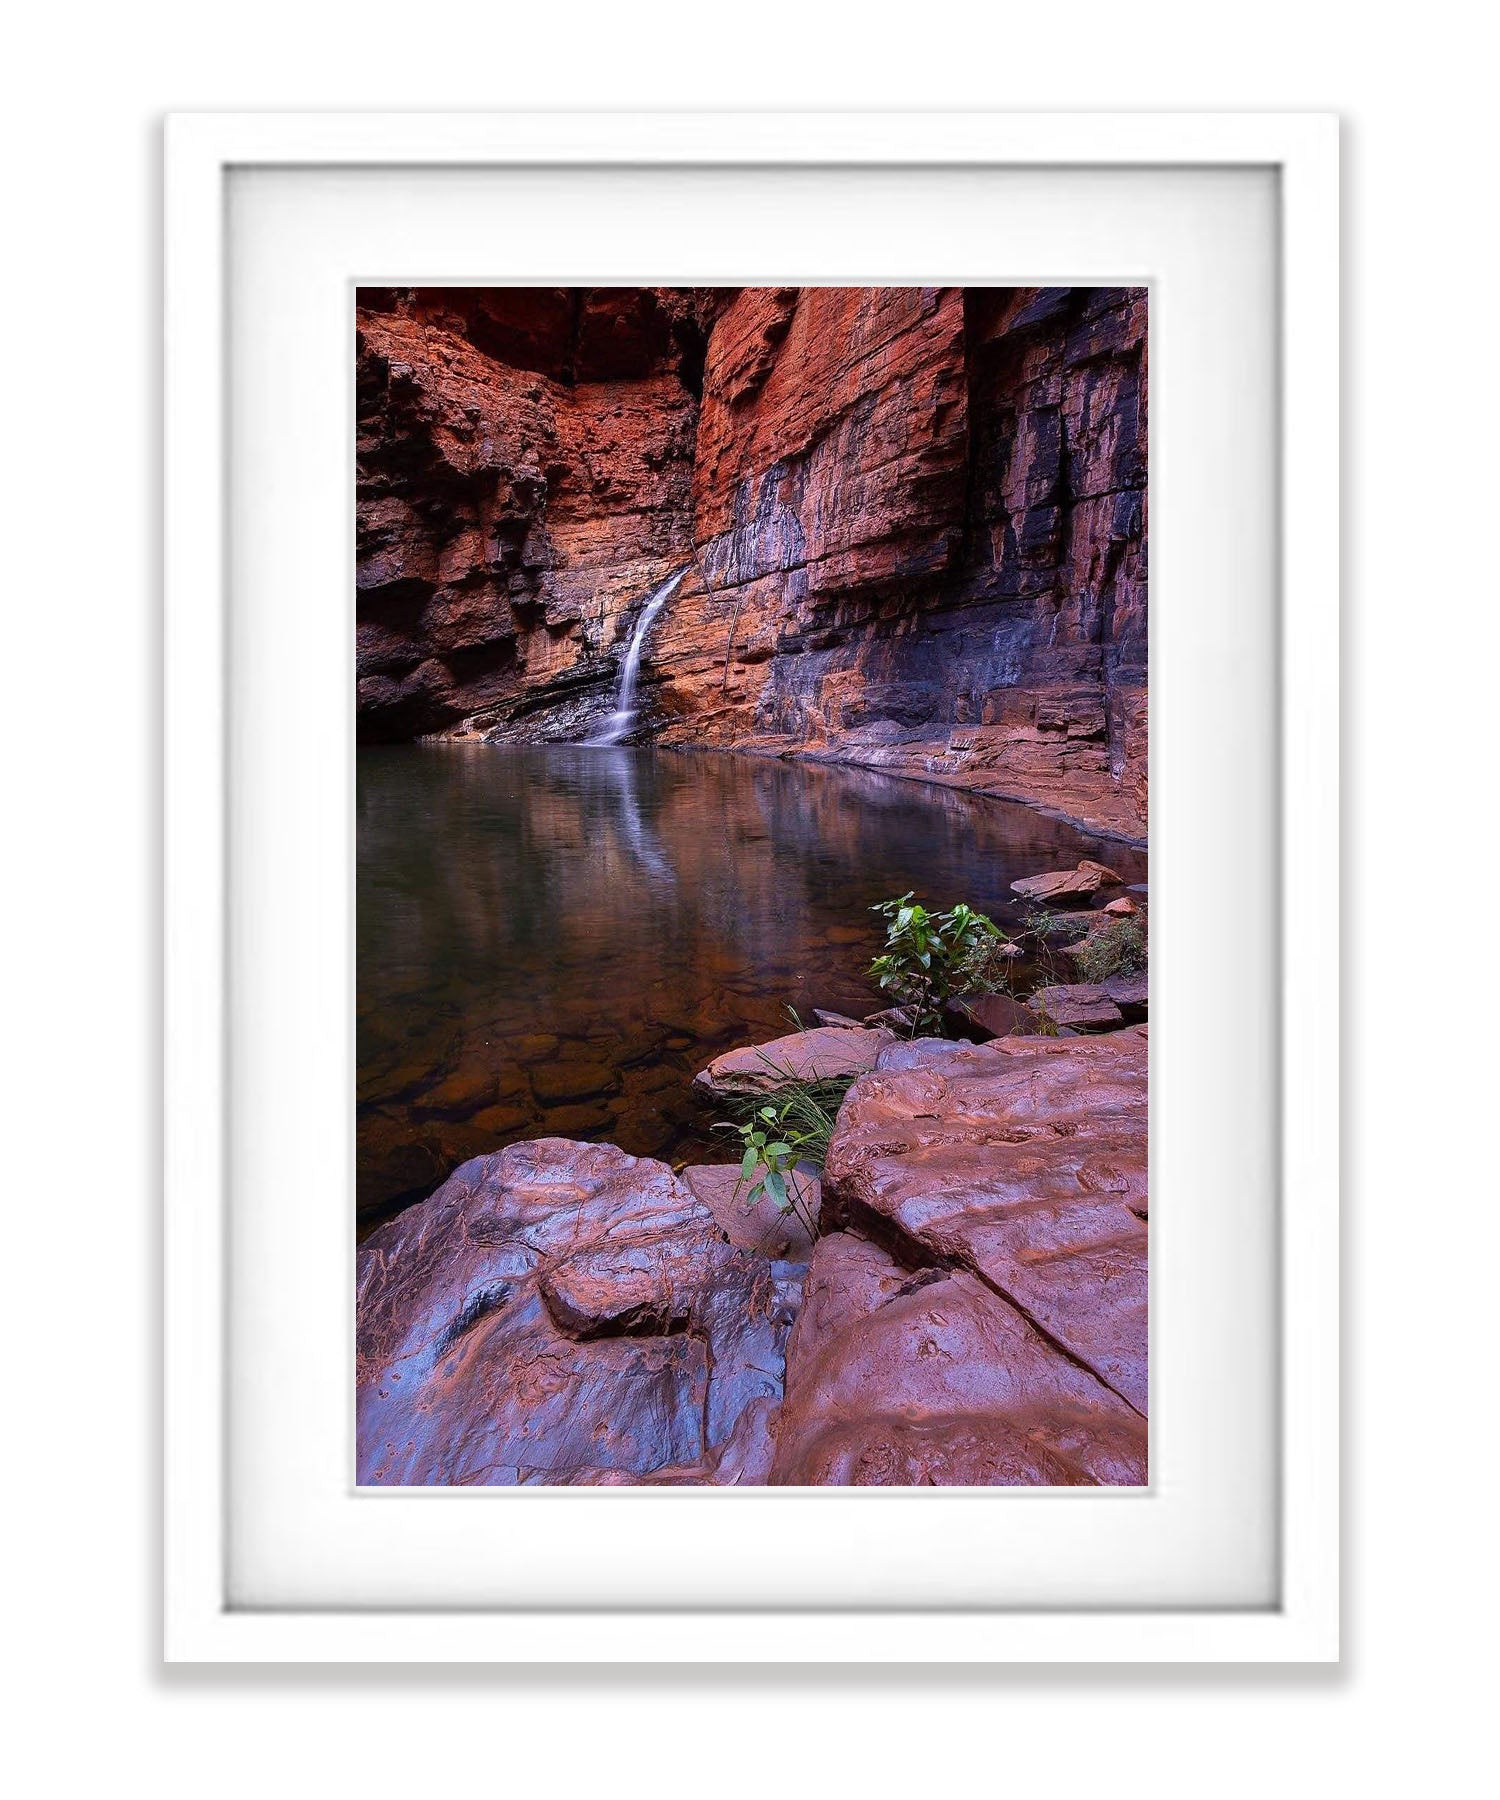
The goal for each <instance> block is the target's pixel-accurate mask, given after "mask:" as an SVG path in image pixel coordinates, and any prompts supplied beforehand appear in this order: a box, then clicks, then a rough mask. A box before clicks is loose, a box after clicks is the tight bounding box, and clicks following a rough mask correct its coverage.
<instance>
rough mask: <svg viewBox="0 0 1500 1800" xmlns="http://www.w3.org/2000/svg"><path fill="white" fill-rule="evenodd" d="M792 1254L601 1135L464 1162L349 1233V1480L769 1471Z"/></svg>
mask: <svg viewBox="0 0 1500 1800" xmlns="http://www.w3.org/2000/svg"><path fill="white" fill-rule="evenodd" d="M801 1274H802V1271H801V1269H800V1268H799V1267H796V1266H794V1265H790V1264H783V1263H777V1262H771V1261H768V1260H767V1259H766V1258H765V1257H764V1256H761V1255H754V1254H752V1253H750V1252H748V1251H745V1250H742V1249H738V1248H736V1247H734V1246H733V1245H730V1244H726V1243H725V1242H724V1240H723V1237H722V1235H721V1234H720V1231H719V1228H718V1225H717V1224H716V1222H715V1220H714V1218H713V1215H712V1214H711V1213H710V1212H709V1210H708V1209H707V1208H706V1207H705V1206H704V1205H703V1204H702V1203H701V1202H700V1201H699V1200H698V1199H696V1198H695V1197H694V1195H693V1194H692V1193H691V1192H690V1191H689V1190H688V1189H687V1188H686V1187H685V1186H684V1185H683V1184H682V1183H681V1182H680V1181H678V1180H677V1179H676V1178H675V1177H674V1176H673V1174H672V1172H671V1170H670V1169H668V1168H667V1167H666V1165H665V1164H663V1163H659V1162H654V1161H652V1160H650V1159H648V1158H645V1157H633V1156H627V1155H626V1154H625V1152H624V1151H623V1150H618V1149H616V1148H615V1147H614V1145H612V1144H579V1143H572V1142H569V1141H567V1140H565V1139H561V1138H540V1139H534V1140H529V1141H527V1142H525V1143H519V1144H512V1145H510V1146H509V1148H507V1149H505V1150H502V1151H500V1152H499V1153H498V1154H495V1155H491V1156H482V1157H478V1158H476V1159H475V1160H474V1161H472V1162H468V1163H465V1164H464V1165H463V1167H462V1168H460V1169H458V1170H457V1171H456V1172H455V1173H454V1174H453V1175H452V1176H451V1177H450V1178H449V1180H448V1181H447V1182H446V1183H445V1184H444V1185H443V1186H442V1187H441V1188H440V1189H439V1190H438V1191H437V1193H435V1194H434V1195H433V1196H432V1197H431V1198H430V1199H429V1200H426V1201H424V1202H423V1203H422V1204H421V1205H419V1206H414V1207H411V1208H410V1209H409V1210H407V1211H406V1212H404V1213H401V1214H400V1215H399V1216H398V1217H397V1218H395V1219H393V1220H392V1221H391V1222H390V1223H389V1224H388V1225H385V1226H383V1227H382V1228H381V1229H380V1230H379V1231H377V1232H375V1233H374V1234H373V1235H372V1236H371V1237H370V1238H368V1239H367V1240H366V1241H365V1243H364V1245H363V1246H362V1248H361V1251H360V1255H359V1263H358V1289H357V1302H356V1329H357V1337H356V1342H357V1361H356V1421H357V1423H356V1435H357V1443H356V1462H357V1470H358V1479H359V1481H360V1482H361V1483H362V1484H369V1485H416V1486H448V1485H500V1486H505V1485H516V1484H521V1483H574V1482H621V1481H627V1482H633V1481H640V1480H644V1479H647V1478H651V1477H655V1476H658V1475H660V1476H661V1477H662V1478H663V1479H671V1480H678V1481H690V1480H691V1481H699V1482H719V1481H739V1480H755V1481H764V1480H765V1479H766V1472H767V1470H768V1468H769V1456H770V1439H769V1434H768V1432H767V1431H765V1430H764V1429H761V1430H759V1431H757V1429H756V1428H755V1427H754V1423H753V1421H749V1420H747V1419H746V1414H747V1412H748V1411H749V1410H750V1409H751V1408H753V1407H756V1406H757V1405H758V1403H760V1402H765V1403H767V1406H766V1407H762V1408H761V1409H760V1411H761V1414H762V1424H764V1419H765V1418H766V1417H768V1416H769V1413H768V1408H769V1407H770V1406H774V1404H775V1402H776V1401H778V1400H779V1398H780V1395H781V1385H782V1371H783V1366H784V1353H785V1344H786V1338H787V1333H788V1331H789V1329H790V1327H791V1323H792V1320H793V1318H794V1317H795V1314H796V1311H797V1307H798V1304H799V1302H800V1295H801ZM667 1471H671V1472H672V1473H671V1474H670V1475H668V1474H667V1473H666V1472H667Z"/></svg>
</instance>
